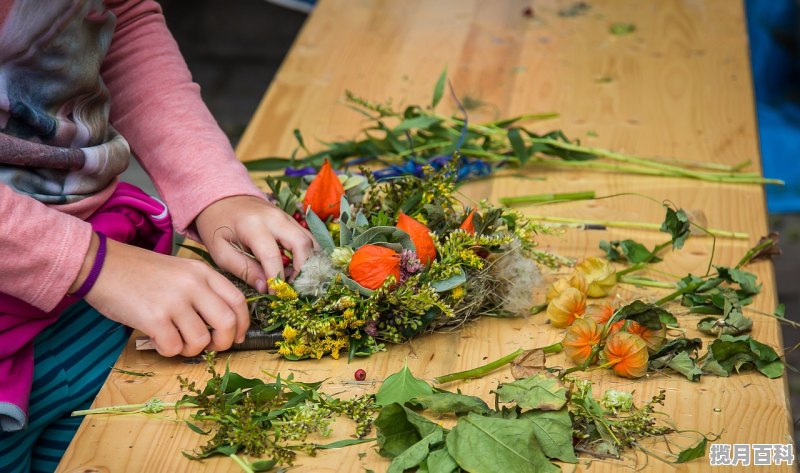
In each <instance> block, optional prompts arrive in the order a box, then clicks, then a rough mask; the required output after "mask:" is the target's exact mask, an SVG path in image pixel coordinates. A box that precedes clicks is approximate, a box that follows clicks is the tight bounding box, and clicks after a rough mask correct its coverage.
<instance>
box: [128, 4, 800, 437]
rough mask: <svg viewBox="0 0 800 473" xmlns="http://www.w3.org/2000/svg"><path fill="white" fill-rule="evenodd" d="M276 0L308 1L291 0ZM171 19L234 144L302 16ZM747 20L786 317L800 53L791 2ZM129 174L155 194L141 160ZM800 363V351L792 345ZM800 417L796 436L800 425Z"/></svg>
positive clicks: (799, 336)
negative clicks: (779, 185) (780, 182)
mask: <svg viewBox="0 0 800 473" xmlns="http://www.w3.org/2000/svg"><path fill="white" fill-rule="evenodd" d="M276 1H277V2H278V3H294V4H295V5H297V4H302V3H303V1H295V2H292V1H291V0H285V1H284V2H281V1H280V0H276ZM160 3H161V4H162V7H163V9H164V14H165V16H166V18H167V23H168V25H169V27H170V29H171V31H172V33H173V35H174V36H175V38H176V40H177V42H178V44H179V46H180V48H181V51H182V53H183V55H184V57H185V58H186V62H187V63H188V65H189V69H190V70H191V71H192V75H193V76H194V80H195V81H196V82H197V83H199V84H200V86H201V88H202V94H203V98H204V99H205V101H206V103H207V104H208V106H209V108H210V109H211V112H212V113H213V114H214V116H215V117H216V119H217V121H218V122H219V124H220V126H221V127H222V129H223V130H224V131H225V133H226V134H227V135H228V137H229V138H230V140H231V143H233V144H234V145H236V143H237V142H238V140H239V137H240V136H241V134H242V132H243V131H244V129H245V127H246V126H247V123H248V121H249V120H250V117H251V116H252V114H253V112H254V111H255V109H256V107H257V106H258V103H259V101H260V100H261V97H262V96H263V94H264V92H265V91H266V89H267V86H268V85H269V83H270V81H271V79H272V77H273V76H274V75H275V73H276V71H277V69H278V67H279V66H280V64H281V62H282V61H283V58H284V57H285V55H286V53H287V52H288V50H289V48H290V47H291V45H292V42H293V40H294V38H295V36H296V35H297V33H298V32H299V31H300V28H301V27H302V25H303V22H304V21H305V19H306V14H305V13H302V12H300V11H297V10H294V9H290V8H285V7H283V6H278V5H276V4H273V3H269V2H267V1H263V0H228V1H224V2H221V1H211V0H162V1H161V2H160ZM746 5H747V10H748V28H749V34H750V39H751V52H752V62H753V69H754V71H753V72H754V79H755V84H756V91H755V92H756V98H757V103H758V118H759V125H760V130H759V132H760V136H761V146H762V159H763V161H764V168H765V174H766V175H768V176H769V177H778V178H782V179H787V180H788V185H787V186H786V188H784V189H770V190H768V199H769V207H770V212H771V213H770V228H771V229H772V230H774V231H778V232H780V233H781V247H782V248H783V255H782V256H780V257H778V258H777V259H776V260H775V272H776V276H777V281H778V297H779V300H780V302H782V303H784V304H785V305H786V314H787V317H788V318H791V319H793V320H798V319H800V317H798V311H800V286H798V285H797V280H796V279H795V278H797V277H798V275H800V274H798V261H800V162H798V161H797V155H798V152H799V151H800V92H798V91H800V77H798V75H797V70H798V65H800V56H798V49H800V48H798V46H799V45H800V40H799V39H798V38H800V35H798V31H800V29H799V28H798V25H799V24H800V22H799V21H798V14H797V3H796V2H795V0H769V1H766V0H748V1H747V2H746ZM125 177H126V179H128V180H131V181H133V182H136V183H137V184H139V185H141V186H142V187H144V188H145V189H146V190H148V191H150V192H152V193H155V190H154V189H153V187H152V185H151V184H150V183H149V180H148V179H147V176H146V175H145V174H144V173H143V172H142V171H141V169H140V168H138V167H133V168H132V169H130V170H129V171H128V172H127V173H126V176H125ZM783 334H784V346H786V347H787V348H789V347H793V346H794V345H795V344H798V343H800V330H795V329H792V328H790V327H787V326H784V327H783ZM787 364H788V365H792V366H800V351H798V350H795V351H790V352H788V353H787ZM789 389H790V392H791V395H792V404H793V415H794V417H795V418H796V419H797V418H800V375H798V373H797V372H796V371H795V370H792V369H791V368H790V369H789ZM798 427H800V426H798V424H797V423H795V439H797V438H798V434H800V428H798Z"/></svg>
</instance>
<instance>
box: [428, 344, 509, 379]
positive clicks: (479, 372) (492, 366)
mask: <svg viewBox="0 0 800 473" xmlns="http://www.w3.org/2000/svg"><path fill="white" fill-rule="evenodd" d="M524 351H525V350H523V349H522V348H520V349H518V350H517V351H515V352H513V353H509V354H508V355H506V356H504V357H502V358H498V359H497V360H494V361H492V362H490V363H486V364H485V365H483V366H478V367H477V368H472V369H470V370H466V371H459V372H457V373H450V374H446V375H444V376H437V377H436V378H434V379H433V381H434V382H435V383H436V384H444V383H449V382H451V381H457V380H460V379H467V378H480V377H482V376H486V375H487V374H489V373H491V372H492V371H494V370H496V369H498V368H501V367H503V366H505V365H507V364H509V363H511V362H512V361H514V359H515V358H516V357H518V356H519V355H521V354H522V353H523V352H524Z"/></svg>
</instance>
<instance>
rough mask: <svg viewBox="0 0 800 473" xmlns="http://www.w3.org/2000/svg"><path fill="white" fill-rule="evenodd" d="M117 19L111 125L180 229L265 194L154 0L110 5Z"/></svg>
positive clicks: (111, 56)
mask: <svg viewBox="0 0 800 473" xmlns="http://www.w3.org/2000/svg"><path fill="white" fill-rule="evenodd" d="M106 4H107V5H108V6H109V8H111V10H112V11H113V12H114V14H115V15H116V16H117V26H116V30H115V32H114V36H113V39H112V41H111V47H110V49H109V51H108V55H107V56H106V59H105V62H104V63H103V67H102V70H101V74H102V76H103V80H104V81H105V83H106V85H107V86H108V88H109V90H110V92H111V123H112V124H113V126H114V128H116V129H117V130H118V131H119V132H120V133H121V134H122V135H123V136H124V137H125V138H126V139H127V140H128V142H129V143H130V145H131V148H132V150H133V152H134V154H136V156H137V158H138V159H139V162H140V163H141V164H142V167H144V169H145V171H147V173H148V174H149V175H150V177H151V178H152V179H153V182H154V183H155V184H156V187H157V188H158V191H159V192H160V193H161V195H162V196H163V197H164V199H165V200H166V203H167V207H168V208H169V209H170V211H171V212H172V216H173V223H174V225H175V228H176V229H177V230H178V231H179V232H181V233H187V232H188V233H189V234H190V235H189V236H193V237H196V235H193V233H194V232H192V230H191V226H192V222H193V221H194V219H195V217H197V215H198V214H199V213H200V212H201V211H202V210H204V209H205V208H206V207H208V206H209V205H210V204H212V203H214V202H216V201H218V200H220V199H222V198H225V197H230V196H235V195H254V196H259V197H262V198H263V193H262V192H260V191H259V190H258V188H257V187H256V186H255V184H253V182H252V181H251V180H250V178H249V176H248V175H247V171H246V170H245V168H244V166H243V165H242V164H241V163H240V162H239V161H238V160H237V159H236V156H235V154H234V152H233V149H232V148H231V145H230V143H229V142H228V139H227V137H226V136H225V134H224V133H223V132H222V130H220V128H219V125H217V122H216V121H215V120H214V117H212V116H211V113H210V112H209V111H208V108H206V106H205V104H204V103H203V101H202V98H201V97H200V87H199V86H198V85H197V84H195V83H194V82H192V77H191V74H190V73H189V70H188V69H187V67H186V63H185V62H184V60H183V57H182V56H181V54H180V52H179V50H178V46H177V44H176V43H175V40H174V39H173V38H172V35H171V34H170V33H169V31H168V30H167V26H166V23H165V21H164V17H163V15H162V14H161V7H160V6H159V5H158V4H157V3H156V2H155V1H148V0H130V1H124V0H107V1H106Z"/></svg>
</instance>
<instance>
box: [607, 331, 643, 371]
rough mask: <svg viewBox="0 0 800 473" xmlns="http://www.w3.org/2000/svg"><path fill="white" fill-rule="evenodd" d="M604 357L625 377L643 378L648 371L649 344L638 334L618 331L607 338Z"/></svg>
mask: <svg viewBox="0 0 800 473" xmlns="http://www.w3.org/2000/svg"><path fill="white" fill-rule="evenodd" d="M603 358H605V360H606V363H608V364H609V365H611V367H612V369H613V370H614V373H616V374H617V375H619V376H622V377H624V378H641V377H642V376H644V375H645V373H647V362H648V361H649V356H648V355H647V344H646V343H645V342H644V340H642V338H641V337H639V336H638V335H634V334H632V333H628V332H617V333H615V334H614V335H611V336H610V337H608V338H607V339H606V346H605V348H603Z"/></svg>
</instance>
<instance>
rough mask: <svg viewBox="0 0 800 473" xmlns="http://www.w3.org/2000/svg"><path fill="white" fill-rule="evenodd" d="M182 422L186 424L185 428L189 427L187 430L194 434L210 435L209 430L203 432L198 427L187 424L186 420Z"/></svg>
mask: <svg viewBox="0 0 800 473" xmlns="http://www.w3.org/2000/svg"><path fill="white" fill-rule="evenodd" d="M184 422H186V426H187V427H189V429H190V430H191V431H192V432H194V433H196V434H200V435H208V434H210V433H211V430H208V431H205V430H203V429H201V428H200V427H198V426H197V424H193V423H191V422H189V421H188V420H184Z"/></svg>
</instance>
